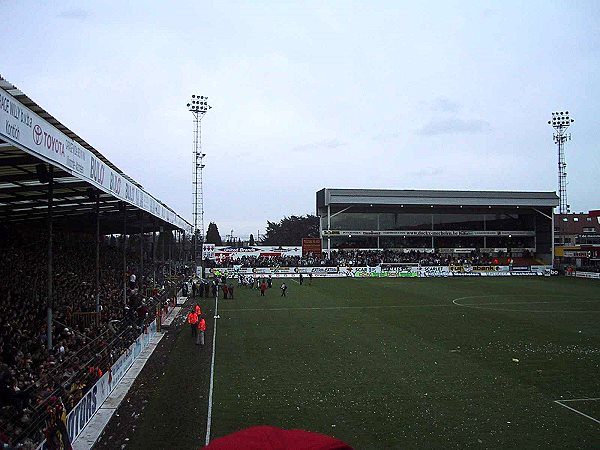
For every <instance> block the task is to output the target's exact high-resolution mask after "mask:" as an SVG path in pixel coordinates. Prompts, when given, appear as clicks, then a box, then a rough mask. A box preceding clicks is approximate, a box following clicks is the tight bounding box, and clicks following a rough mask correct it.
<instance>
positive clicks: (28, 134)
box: [0, 89, 192, 233]
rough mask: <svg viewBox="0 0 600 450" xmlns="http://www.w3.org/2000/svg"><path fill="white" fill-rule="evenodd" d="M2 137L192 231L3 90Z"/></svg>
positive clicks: (0, 106)
mask: <svg viewBox="0 0 600 450" xmlns="http://www.w3.org/2000/svg"><path fill="white" fill-rule="evenodd" d="M0 135H2V137H4V138H6V139H7V140H8V141H10V142H13V143H15V144H16V145H17V146H19V147H20V148H22V149H23V150H24V151H26V152H28V153H31V154H33V155H35V156H39V157H41V158H42V159H44V160H46V161H48V162H50V163H53V164H54V165H57V166H59V167H60V168H62V169H63V170H65V171H66V172H69V173H71V174H72V175H74V176H76V177H78V178H81V179H82V180H85V181H87V182H89V183H91V184H93V185H94V186H96V187H97V188H99V189H101V190H103V191H104V192H107V193H110V194H112V195H113V196H115V197H117V198H119V199H121V200H123V201H125V202H127V203H129V204H131V205H135V206H137V207H138V208H140V209H143V210H144V211H147V212H149V213H150V214H152V215H154V216H156V217H158V218H160V219H162V220H164V221H166V222H168V223H170V224H173V225H175V226H177V227H178V228H180V229H183V230H185V231H186V232H188V233H191V232H192V227H191V226H190V225H188V224H187V223H186V222H185V220H183V219H182V218H181V217H179V216H178V215H177V214H175V213H174V212H173V211H171V210H170V209H168V208H167V207H165V206H164V205H163V204H162V203H161V202H160V201H158V200H157V199H155V198H154V197H153V196H152V195H150V194H149V193H147V192H146V191H144V190H143V189H141V188H139V187H138V186H136V185H135V184H133V183H131V182H130V181H128V180H127V179H126V178H125V177H123V176H122V175H120V174H118V173H117V172H115V171H114V170H113V169H111V168H110V167H108V166H107V165H106V164H104V163H103V162H102V161H100V160H99V159H97V158H96V157H95V156H94V154H93V153H92V152H91V151H89V150H88V149H86V148H83V147H82V146H81V145H79V144H78V143H77V142H75V141H74V140H73V139H71V138H69V137H68V136H67V135H65V134H64V133H62V132H61V131H59V130H58V129H57V128H56V127H54V126H53V125H50V124H49V123H48V122H46V121H45V120H44V119H42V118H41V117H40V116H38V115H37V114H36V113H34V112H33V111H31V110H30V109H29V108H27V107H26V106H24V105H23V104H21V103H20V102H19V101H18V100H16V99H15V98H14V97H13V96H11V95H10V94H8V93H7V92H6V91H4V90H3V89H0Z"/></svg>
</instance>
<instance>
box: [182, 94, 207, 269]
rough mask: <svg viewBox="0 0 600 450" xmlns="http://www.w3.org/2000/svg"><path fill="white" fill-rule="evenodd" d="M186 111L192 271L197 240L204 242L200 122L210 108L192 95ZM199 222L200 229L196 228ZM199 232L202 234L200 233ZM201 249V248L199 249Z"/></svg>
mask: <svg viewBox="0 0 600 450" xmlns="http://www.w3.org/2000/svg"><path fill="white" fill-rule="evenodd" d="M187 107H188V109H189V110H190V112H191V113H192V115H193V116H194V181H193V183H192V184H193V185H194V202H193V205H194V270H195V268H196V267H197V258H198V238H200V239H201V240H202V242H204V192H203V190H202V169H204V167H205V166H204V157H205V156H206V154H205V153H202V139H201V137H202V135H201V122H202V118H203V117H204V114H206V113H207V112H208V110H209V109H211V108H212V106H209V105H208V97H205V96H203V95H195V94H192V98H191V100H190V103H188V104H187ZM198 222H200V228H198ZM200 230H202V232H201V233H200ZM200 248H202V247H200Z"/></svg>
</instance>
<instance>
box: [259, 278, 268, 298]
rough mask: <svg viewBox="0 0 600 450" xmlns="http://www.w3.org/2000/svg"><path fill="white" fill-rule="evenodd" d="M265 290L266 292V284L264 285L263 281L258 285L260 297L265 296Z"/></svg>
mask: <svg viewBox="0 0 600 450" xmlns="http://www.w3.org/2000/svg"><path fill="white" fill-rule="evenodd" d="M266 290H267V283H265V280H263V281H262V283H260V296H261V297H264V296H265V291H266Z"/></svg>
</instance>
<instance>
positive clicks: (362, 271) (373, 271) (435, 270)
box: [211, 264, 558, 278]
mask: <svg viewBox="0 0 600 450" xmlns="http://www.w3.org/2000/svg"><path fill="white" fill-rule="evenodd" d="M513 269H514V270H513ZM211 271H214V272H220V273H224V274H226V275H227V276H228V277H237V276H239V275H244V276H253V277H266V276H269V275H271V276H273V277H279V278H290V277H297V276H299V274H300V273H301V274H303V275H308V274H312V275H313V276H315V277H328V278H334V277H340V278H342V277H348V278H401V277H420V278H435V277H449V276H457V277H460V276H464V277H469V276H475V277H478V276H489V277H506V276H511V275H513V276H535V275H546V276H550V275H556V274H558V273H557V272H556V271H555V270H554V269H552V266H517V267H516V268H511V267H510V266H495V265H477V266H474V265H469V264H463V265H453V266H420V267H419V266H409V265H398V266H393V265H380V266H371V267H368V266H361V267H353V266H341V267H239V266H236V267H235V268H217V269H211Z"/></svg>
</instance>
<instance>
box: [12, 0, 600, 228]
mask: <svg viewBox="0 0 600 450" xmlns="http://www.w3.org/2000/svg"><path fill="white" fill-rule="evenodd" d="M0 16H1V17H2V22H1V23H2V24H1V26H0V74H2V75H3V76H4V77H5V78H6V79H7V80H8V81H10V82H11V83H13V84H15V85H16V86H17V87H19V88H20V89H21V90H22V91H23V92H25V93H26V94H27V95H28V96H30V97H31V98H32V99H33V100H34V101H36V102H37V103H38V104H39V105H40V106H42V107H43V108H45V109H46V110H47V111H48V112H50V113H51V114H52V115H54V117H56V118H57V119H58V120H59V121H61V122H62V123H63V124H64V125H66V126H67V127H69V128H70V129H71V130H72V131H74V132H75V133H77V134H78V135H79V136H81V137H82V138H83V139H85V140H86V141H87V142H89V143H90V144H91V145H93V146H94V147H95V148H96V149H98V150H99V151H100V152H102V153H103V154H104V155H105V156H106V157H107V158H109V159H110V160H111V161H112V162H113V163H115V164H116V165H117V166H118V167H119V168H121V169H122V170H123V171H124V172H125V173H127V174H128V175H129V176H131V177H132V178H134V179H135V180H137V181H138V182H140V183H141V184H142V185H143V186H144V187H145V188H146V190H147V191H149V192H150V193H151V194H153V195H154V196H155V197H157V198H159V199H160V200H162V201H164V202H165V203H166V204H167V205H169V206H171V207H172V208H174V209H175V211H177V212H178V213H179V214H180V215H182V216H183V217H184V218H186V219H187V220H188V221H190V222H193V220H192V192H193V187H192V174H193V165H192V161H193V155H192V151H193V134H192V132H193V117H192V114H191V113H190V112H189V111H188V110H187V107H186V104H187V103H188V101H189V99H190V96H191V94H201V95H207V96H208V97H209V103H210V104H211V105H212V107H213V109H212V110H211V111H210V112H209V113H208V114H207V115H206V116H205V117H204V119H203V121H202V147H203V150H204V152H205V153H206V155H207V156H206V159H205V163H206V169H205V171H204V182H205V184H204V196H205V227H207V226H208V223H209V222H211V221H214V222H216V223H217V225H218V227H219V230H220V232H221V235H222V236H225V235H226V234H229V233H230V232H231V230H233V231H234V235H235V236H244V235H245V236H247V235H248V234H249V233H254V235H255V236H256V233H257V232H258V231H259V230H260V232H261V233H263V232H264V228H265V226H266V221H267V220H270V221H278V220H280V219H281V218H282V217H284V216H288V215H291V214H296V215H302V214H307V213H311V214H314V213H315V193H316V191H318V190H319V189H321V188H324V187H331V188H381V189H451V190H463V189H466V190H524V191H556V190H557V184H558V182H557V178H558V174H557V149H556V146H555V145H554V143H553V141H552V132H553V130H552V128H551V127H550V126H549V125H548V124H547V121H548V120H549V119H550V117H551V113H552V112H553V111H561V110H568V111H570V112H571V115H572V117H573V118H575V123H574V124H573V125H572V127H571V130H570V131H571V133H572V137H573V140H572V141H571V142H569V143H568V144H567V147H566V155H567V156H566V160H567V172H568V183H569V184H568V186H567V189H568V200H569V203H570V204H571V210H572V211H587V210H590V209H600V199H599V196H598V192H599V189H598V177H599V174H600V171H599V169H600V152H599V151H598V150H599V148H598V144H597V142H598V134H599V130H600V73H599V71H600V26H599V24H600V8H599V7H598V3H597V1H595V0H590V1H518V2H514V1H496V2H484V1H464V0H463V1H441V0H440V1H419V2H417V1H413V2H404V1H399V0H395V1H389V2H387V1H369V2H366V1H356V2H353V1H314V2H313V1H306V2H299V1H298V2H292V1H264V2H260V1H244V2H229V1H215V2H209V1H197V0H194V1H169V2H166V1H163V2H152V1H138V2H135V1H132V2H123V1H85V2H80V1H60V2H39V1H29V0H20V1H6V0H0Z"/></svg>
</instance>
